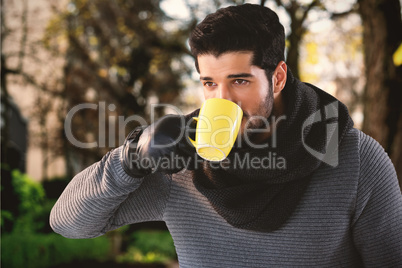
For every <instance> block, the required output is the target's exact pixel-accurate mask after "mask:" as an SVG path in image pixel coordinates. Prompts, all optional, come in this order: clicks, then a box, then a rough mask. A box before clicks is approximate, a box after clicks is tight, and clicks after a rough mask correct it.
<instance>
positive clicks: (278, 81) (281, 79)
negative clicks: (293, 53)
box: [272, 61, 288, 93]
mask: <svg viewBox="0 0 402 268" xmlns="http://www.w3.org/2000/svg"><path fill="white" fill-rule="evenodd" d="M287 70H288V66H287V65H286V63H285V62H284V61H281V62H279V63H278V65H277V66H276V68H275V71H274V74H273V75H272V86H273V90H274V93H279V92H281V90H282V89H283V88H284V87H285V85H286V79H287V75H286V74H287Z"/></svg>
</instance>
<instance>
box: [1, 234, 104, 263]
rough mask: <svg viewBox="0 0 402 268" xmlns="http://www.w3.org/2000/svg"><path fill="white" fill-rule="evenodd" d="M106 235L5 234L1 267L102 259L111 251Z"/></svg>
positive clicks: (2, 240) (2, 241)
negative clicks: (86, 236) (82, 236)
mask: <svg viewBox="0 0 402 268" xmlns="http://www.w3.org/2000/svg"><path fill="white" fill-rule="evenodd" d="M109 247H110V244H109V240H108V239H107V238H106V237H98V238H95V239H81V240H74V239H66V238H63V237H62V236H59V235H57V234H33V233H30V234H27V233H25V234H20V233H17V232H12V233H9V234H4V235H3V236H2V239H1V251H2V252H1V266H2V267H24V268H30V267H32V268H36V267H41V268H46V267H52V266H54V265H57V264H62V263H69V262H71V261H74V260H90V259H96V260H100V261H103V260H105V258H106V257H107V256H108V253H109Z"/></svg>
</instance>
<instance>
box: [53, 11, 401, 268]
mask: <svg viewBox="0 0 402 268" xmlns="http://www.w3.org/2000/svg"><path fill="white" fill-rule="evenodd" d="M190 46H191V49H192V52H193V54H194V56H195V58H196V67H197V70H198V71H199V73H200V77H201V78H200V79H201V82H202V83H203V85H204V94H205V98H206V99H209V98H224V99H228V100H231V101H233V102H236V103H238V104H239V105H240V106H241V108H242V109H243V111H244V117H243V121H242V125H241V131H240V138H239V142H238V143H237V144H236V146H235V147H234V148H233V150H232V152H231V153H230V154H229V156H228V158H227V159H226V160H225V161H223V162H222V163H218V164H217V163H213V162H208V161H201V162H200V160H199V159H197V157H196V156H195V154H194V149H192V148H191V147H189V146H188V144H187V141H186V135H183V131H182V130H183V129H184V128H183V126H184V125H183V122H190V121H191V120H190V118H191V116H192V115H188V116H186V117H184V118H183V117H180V116H165V117H163V118H161V119H160V120H158V121H157V122H155V123H154V124H152V125H151V126H150V127H147V128H138V129H136V130H135V131H134V132H132V133H131V134H130V135H129V137H128V138H127V139H126V142H125V144H124V145H123V146H122V147H119V148H117V149H115V150H112V151H111V152H109V153H108V154H106V155H105V156H104V157H103V159H102V160H101V161H100V162H98V163H95V164H93V165H92V166H90V167H88V168H87V169H85V170H84V171H82V172H81V173H80V174H78V175H77V176H76V177H74V179H73V180H72V181H71V183H70V184H69V185H68V187H67V188H66V189H65V191H64V192H63V194H62V195H61V196H60V198H59V200H58V202H57V203H56V204H55V206H54V208H53V210H52V213H51V217H50V222H51V226H52V227H53V229H54V230H55V232H57V233H60V234H62V235H64V236H66V237H70V238H89V237H95V236H100V235H103V234H104V233H105V232H107V231H109V230H113V229H115V228H118V227H120V226H123V225H127V224H132V223H136V222H143V221H165V222H166V225H167V227H168V228H169V231H170V233H171V235H172V237H173V240H174V243H175V247H176V251H177V254H178V259H179V264H180V267H191V268H194V267H272V266H275V267H290V266H306V267H362V266H365V267H402V224H401V223H402V197H401V192H400V188H399V186H398V181H397V177H396V174H395V170H394V168H393V166H392V164H391V162H390V160H389V158H388V157H387V155H386V153H385V152H384V150H383V149H382V148H381V147H380V146H379V144H378V143H377V142H375V141H374V140H373V139H372V138H370V137H368V136H367V135H365V134H363V133H362V132H360V131H358V130H356V129H354V128H353V122H352V120H351V118H350V116H349V114H348V111H347V109H346V107H345V106H344V105H343V104H342V103H340V102H339V101H337V100H336V99H335V98H333V97H331V96H330V95H328V94H326V93H324V92H323V91H321V90H320V89H318V88H316V87H314V86H312V85H309V84H305V83H302V82H300V81H298V80H297V79H295V78H294V77H293V76H292V74H291V72H290V70H289V69H288V68H287V66H286V64H285V62H284V47H285V37H284V30H283V27H282V25H281V24H280V22H279V20H278V17H277V15H276V14H275V13H274V12H273V11H271V10H270V9H268V8H265V7H261V6H257V5H249V4H246V5H241V6H234V7H228V8H224V9H220V10H218V11H217V12H216V13H214V14H211V15H209V16H207V17H206V18H205V20H204V21H203V22H201V23H200V24H199V25H198V26H197V27H196V29H195V30H194V31H193V33H192V35H191V38H190ZM196 113H197V111H195V113H194V114H196ZM270 122H274V123H273V124H269V123H270ZM151 141H152V142H151ZM157 145H159V146H157ZM133 155H135V158H133V157H132V156H133ZM167 156H178V157H182V158H188V159H190V160H191V161H190V162H186V163H187V164H186V165H170V166H169V165H167V166H166V165H165V166H163V167H161V166H157V165H153V166H146V165H139V164H138V162H139V161H141V160H144V159H145V160H149V161H150V162H152V161H151V160H158V159H162V158H165V157H167ZM134 162H135V163H136V164H135V163H134ZM150 162H148V163H150ZM179 162H180V161H179ZM154 163H155V162H154ZM180 163H182V164H183V163H184V162H180ZM145 166H146V167H145ZM183 167H184V168H183Z"/></svg>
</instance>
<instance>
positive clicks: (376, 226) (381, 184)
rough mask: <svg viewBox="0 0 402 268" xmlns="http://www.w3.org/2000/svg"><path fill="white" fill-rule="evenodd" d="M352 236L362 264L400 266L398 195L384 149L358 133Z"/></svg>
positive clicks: (400, 208) (400, 205) (400, 202)
mask: <svg viewBox="0 0 402 268" xmlns="http://www.w3.org/2000/svg"><path fill="white" fill-rule="evenodd" d="M353 236H354V241H355V245H356V247H357V249H358V250H359V252H360V254H361V256H362V261H363V263H364V265H365V267H402V195H401V190H400V187H399V184H398V179H397V176H396V173H395V169H394V167H393V165H392V163H391V161H390V159H389V157H388V155H387V154H386V153H385V151H384V149H383V148H382V147H381V146H380V145H379V144H378V143H377V142H376V141H375V140H374V139H372V138H371V137H369V136H367V135H365V134H364V133H362V132H361V133H360V176H359V185H358V191H357V200H356V210H355V217H354V219H353Z"/></svg>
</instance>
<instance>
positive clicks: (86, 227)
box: [50, 147, 170, 238]
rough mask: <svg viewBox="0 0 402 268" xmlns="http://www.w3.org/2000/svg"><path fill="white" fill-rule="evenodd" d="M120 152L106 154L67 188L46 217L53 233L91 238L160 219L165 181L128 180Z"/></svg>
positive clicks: (156, 177) (152, 177) (154, 178)
mask: <svg viewBox="0 0 402 268" xmlns="http://www.w3.org/2000/svg"><path fill="white" fill-rule="evenodd" d="M120 151H121V147H119V148H117V149H115V150H112V151H110V152H108V153H107V154H106V155H105V156H104V157H103V158H102V159H101V160H100V161H99V162H97V163H95V164H93V165H91V166H89V167H88V168H86V169H85V170H83V171H82V172H80V173H79V174H77V175H76V176H75V177H74V178H73V179H72V180H71V182H70V183H69V184H68V185H67V187H66V189H65V190H64V191H63V193H62V194H61V196H60V197H59V199H58V200H57V202H56V204H55V205H54V207H53V208H52V211H51V213H50V225H51V227H52V229H53V230H54V231H55V232H56V233H59V234H61V235H63V236H65V237H67V238H92V237H97V236H100V235H103V234H104V233H106V232H107V231H109V230H112V229H115V228H118V227H120V226H122V225H125V224H129V223H134V222H142V221H152V220H161V219H162V217H163V210H164V207H165V203H166V199H167V197H168V190H169V185H170V184H169V180H168V179H167V178H165V176H162V175H161V174H157V175H155V174H153V175H149V176H147V177H145V178H133V177H130V176H129V175H127V174H126V173H125V172H124V170H123V168H122V166H121V164H120V159H119V157H120ZM152 187H154V188H152ZM141 204H142V206H141ZM144 206H146V207H145V208H144ZM127 207H130V209H127ZM122 210H124V211H122ZM126 212H127V213H129V215H126V214H127V213H126Z"/></svg>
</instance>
